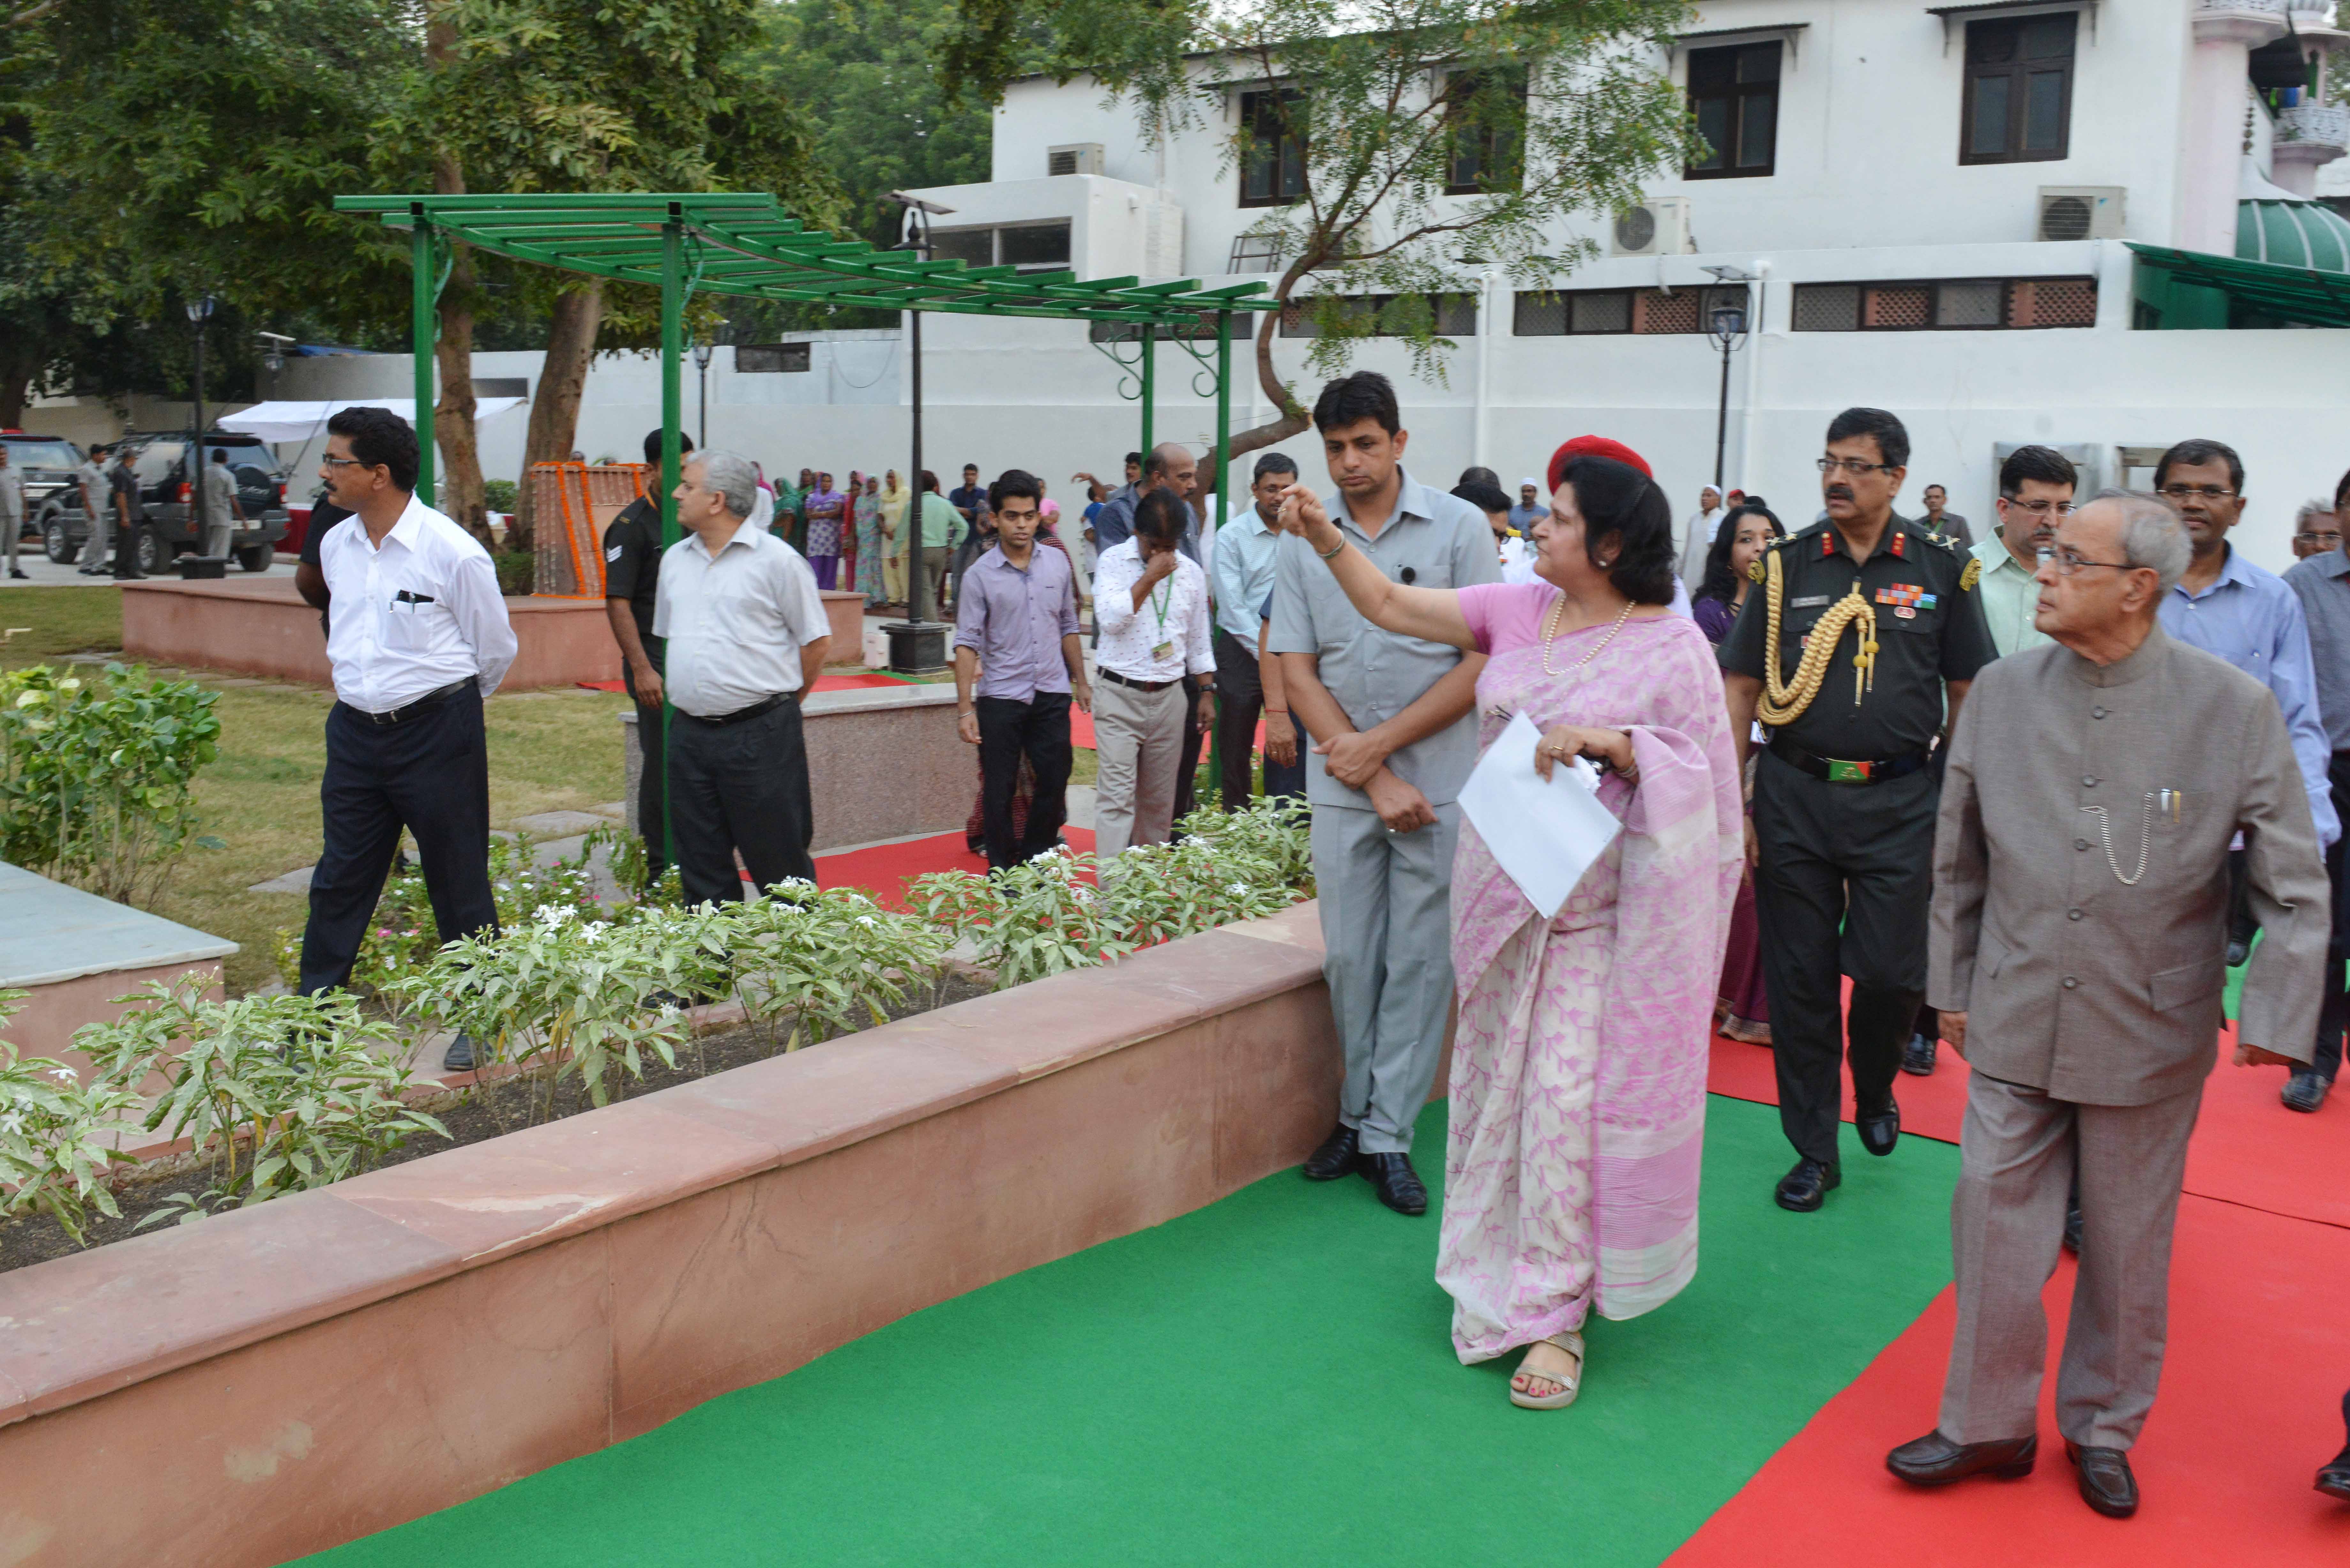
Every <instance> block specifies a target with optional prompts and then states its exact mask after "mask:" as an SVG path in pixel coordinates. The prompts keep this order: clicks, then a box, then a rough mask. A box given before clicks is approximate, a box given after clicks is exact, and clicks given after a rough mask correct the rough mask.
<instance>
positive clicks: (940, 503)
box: [906, 468, 962, 615]
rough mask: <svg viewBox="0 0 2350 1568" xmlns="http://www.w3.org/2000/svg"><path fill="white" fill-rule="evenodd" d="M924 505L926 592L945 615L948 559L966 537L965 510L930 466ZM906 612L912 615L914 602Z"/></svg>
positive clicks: (924, 483) (924, 486)
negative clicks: (953, 501)
mask: <svg viewBox="0 0 2350 1568" xmlns="http://www.w3.org/2000/svg"><path fill="white" fill-rule="evenodd" d="M921 508H922V509H921V511H920V514H919V515H920V518H921V522H922V595H923V597H926V598H928V599H930V600H931V602H932V603H934V604H935V605H937V606H938V613H939V614H941V615H943V614H945V613H946V607H947V563H948V562H949V561H950V560H951V559H952V558H953V556H954V547H955V545H957V544H959V543H960V542H961V541H962V513H960V512H958V511H956V510H955V509H954V507H953V506H952V505H951V504H950V503H949V502H948V500H947V498H946V497H945V496H943V495H941V494H940V493H939V476H938V475H937V474H935V473H932V472H931V471H930V470H929V469H927V468H926V469H924V470H922V501H921ZM906 613H907V614H908V615H913V614H914V610H913V608H912V607H908V608H907V611H906Z"/></svg>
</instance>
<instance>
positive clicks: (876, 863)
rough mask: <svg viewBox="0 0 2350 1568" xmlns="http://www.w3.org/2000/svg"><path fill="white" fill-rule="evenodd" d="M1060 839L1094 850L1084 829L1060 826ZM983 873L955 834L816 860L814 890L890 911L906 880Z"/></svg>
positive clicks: (979, 860) (980, 860)
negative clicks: (867, 896)
mask: <svg viewBox="0 0 2350 1568" xmlns="http://www.w3.org/2000/svg"><path fill="white" fill-rule="evenodd" d="M1061 836H1062V837H1063V838H1065V839H1066V840H1068V844H1069V847H1070V848H1072V849H1074V850H1076V851H1077V852H1078V853H1079V854H1088V853H1090V852H1091V851H1092V849H1093V846H1094V835H1093V829H1091V828H1089V827H1065V828H1063V829H1062V830H1061ZM986 869H987V857H985V856H984V855H974V854H972V852H971V851H970V850H969V849H967V848H965V847H964V846H963V838H962V832H961V831H960V830H958V831H956V832H953V833H940V834H933V835H932V836H930V837H928V838H916V839H911V840H909V841H908V842H906V843H904V844H883V845H878V846H875V847H873V848H871V849H852V850H849V851H848V852H847V853H846V854H842V855H819V856H817V857H816V886H817V887H819V888H866V889H868V890H869V891H870V892H871V893H872V894H873V896H874V897H875V898H878V899H879V901H880V902H881V903H882V904H884V905H886V906H888V907H889V908H890V909H903V908H905V905H904V903H903V902H902V900H901V895H902V894H903V893H904V892H905V889H906V883H907V880H908V879H909V878H910V877H927V876H929V875H930V874H931V872H933V871H985V870H986Z"/></svg>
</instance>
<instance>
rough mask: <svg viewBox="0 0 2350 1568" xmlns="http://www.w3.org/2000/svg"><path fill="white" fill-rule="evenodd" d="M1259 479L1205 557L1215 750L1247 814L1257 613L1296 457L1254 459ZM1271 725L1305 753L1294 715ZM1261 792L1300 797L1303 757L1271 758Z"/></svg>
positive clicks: (1227, 787) (1231, 793)
mask: <svg viewBox="0 0 2350 1568" xmlns="http://www.w3.org/2000/svg"><path fill="white" fill-rule="evenodd" d="M1254 479H1255V482H1254V483H1253V484H1252V485H1251V486H1250V487H1249V498H1248V500H1247V502H1246V503H1244V504H1243V505H1241V506H1240V507H1238V508H1236V509H1234V511H1233V512H1232V516H1231V517H1230V518H1229V519H1227V520H1226V522H1225V524H1224V525H1223V526H1222V528H1219V529H1217V530H1216V535H1215V541H1214V544H1213V547H1212V548H1211V549H1210V550H1209V552H1208V560H1209V563H1210V566H1209V570H1210V575H1211V576H1212V577H1213V579H1214V582H1215V588H1216V638H1215V652H1216V696H1217V699H1218V701H1217V704H1216V709H1217V719H1216V748H1217V751H1218V753H1219V755H1220V756H1221V758H1222V765H1223V778H1222V784H1223V794H1224V809H1225V810H1226V811H1245V810H1247V809H1248V805H1249V800H1250V797H1251V796H1253V794H1255V793H1256V792H1255V783H1256V779H1255V766H1254V763H1255V757H1256V723H1257V720H1258V718H1259V717H1260V716H1261V715H1263V713H1264V711H1265V700H1264V687H1263V680H1262V679H1261V677H1260V673H1259V670H1258V667H1257V658H1256V643H1257V632H1258V630H1259V629H1260V628H1262V627H1263V621H1264V618H1263V617H1262V616H1260V615H1259V614H1258V613H1257V611H1258V610H1259V609H1261V608H1263V605H1264V601H1265V600H1266V599H1267V598H1269V597H1272V595H1273V558H1274V548H1275V547H1276V546H1277V545H1280V543H1281V535H1280V532H1279V531H1278V530H1277V529H1275V528H1274V526H1273V519H1274V516H1275V515H1276V514H1278V513H1279V512H1280V511H1281V493H1282V492H1283V491H1284V490H1286V489H1288V488H1289V487H1290V486H1291V485H1293V484H1295V483H1297V462H1296V460H1295V459H1294V458H1290V457H1287V456H1284V454H1282V453H1280V452H1266V453H1265V454H1264V455H1263V457H1260V458H1258V459H1257V460H1256V472H1255V476H1254ZM1266 724H1267V727H1268V729H1270V727H1271V726H1273V725H1275V724H1283V725H1287V726H1288V727H1289V728H1290V730H1291V731H1292V732H1293V733H1294V734H1295V736H1296V738H1297V742H1298V746H1299V749H1300V750H1301V751H1302V750H1303V748H1304V746H1305V726H1304V725H1302V724H1300V723H1298V722H1297V720H1296V718H1295V715H1293V714H1290V713H1287V712H1283V713H1280V714H1276V715H1274V716H1273V717H1271V718H1269V719H1267V721H1266ZM1264 793H1265V794H1266V795H1267V796H1273V795H1291V796H1295V798H1297V799H1300V800H1303V799H1304V798H1305V759H1304V757H1303V756H1293V758H1292V760H1291V761H1290V762H1289V763H1287V764H1286V765H1284V764H1283V763H1276V762H1274V760H1273V759H1272V757H1270V756H1268V757H1266V758H1265V762H1264Z"/></svg>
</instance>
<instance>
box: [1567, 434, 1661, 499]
mask: <svg viewBox="0 0 2350 1568" xmlns="http://www.w3.org/2000/svg"><path fill="white" fill-rule="evenodd" d="M1578 457H1606V458H1613V459H1614V460H1615V461H1617V462H1620V463H1622V464H1624V466H1625V467H1627V468H1637V469H1638V470H1639V471H1640V472H1642V473H1645V474H1648V477H1649V478H1650V479H1654V478H1656V477H1657V476H1656V475H1655V474H1654V473H1653V472H1649V469H1648V459H1647V458H1644V457H1642V456H1641V455H1640V454H1639V453H1638V452H1634V451H1633V450H1632V449H1631V448H1630V447H1628V446H1626V445H1625V444H1624V443H1623V442H1622V441H1610V440H1609V439H1608V438H1607V437H1606V436H1596V435H1579V436H1577V437H1575V439H1574V440H1573V441H1568V442H1567V443H1566V444H1565V446H1562V447H1560V448H1559V449H1558V450H1557V451H1556V452H1553V453H1551V454H1550V487H1551V489H1552V490H1553V491H1556V490H1557V489H1558V487H1559V486H1560V484H1562V483H1565V479H1566V465H1567V464H1568V463H1570V462H1574V461H1575V459H1576V458H1578Z"/></svg>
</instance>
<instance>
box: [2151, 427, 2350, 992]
mask: <svg viewBox="0 0 2350 1568" xmlns="http://www.w3.org/2000/svg"><path fill="white" fill-rule="evenodd" d="M2154 488H2155V490H2156V492H2157V493H2159V494H2160V495H2161V496H2162V498H2163V499H2164V500H2165V501H2168V502H2169V503H2170V506H2171V510H2173V511H2174V512H2177V513H2178V515H2179V519H2180V521H2182V522H2184V523H2185V524H2187V534H2188V537H2189V538H2190V539H2192V540H2193V541H2194V545H2195V554H2194V556H2193V558H2192V559H2190V560H2189V562H2188V563H2187V575H2186V576H2183V577H2181V578H2179V580H2178V587H2175V588H2172V589H2171V590H2170V591H2169V592H2168V593H2166V594H2164V595H2163V596H2162V629H2163V630H2165V631H2167V632H2168V633H2169V634H2170V635H2171V636H2172V637H2175V638H2177V639H2178V640H2179V641H2181V642H2183V643H2186V644H2187V645H2188V646H2189V647H2190V648H2199V649H2203V650H2204V651H2205V652H2206V653H2216V654H2218V655H2219V656H2220V658H2222V659H2226V660H2227V661H2228V662H2229V663H2230V664H2232V665H2234V666H2235V667H2236V668H2237V669H2239V670H2242V671H2243V672H2244V673H2245V674H2247V675H2250V676H2251V677H2252V678H2253V679H2254V680H2258V681H2260V682H2261V684H2262V685H2263V686H2266V687H2267V688H2268V689H2269V691H2270V692H2271V694H2272V695H2273V696H2274V697H2275V698H2276V701H2277V706H2278V707H2279V708H2280V709H2282V711H2283V712H2284V726H2285V732H2286V733H2287V734H2288V735H2290V736H2291V737H2292V738H2293V760H2294V761H2296V762H2298V763H2300V764H2301V778H2302V783H2303V785H2304V786H2305V787H2306V788H2307V789H2308V791H2309V815H2311V816H2312V817H2313V818H2314V819H2315V821H2316V823H2317V837H2318V841H2319V842H2320V843H2321V844H2322V845H2324V846H2329V847H2330V846H2332V845H2333V844H2334V840H2336V839H2338V838H2340V837H2341V836H2342V823H2341V818H2340V817H2338V816H2337V815H2335V814H2334V788H2333V784H2332V782H2331V781H2330V780H2329V779H2328V778H2327V776H2326V769H2327V765H2328V763H2330V762H2331V760H2332V755H2333V753H2332V748H2330V747H2329V746H2328V745H2327V744H2326V740H2325V725H2324V721H2323V720H2322V719H2321V718H2320V716H2319V709H2318V702H2317V672H2316V670H2315V667H2314V663H2313V662H2312V659H2311V658H2310V652H2309V622H2308V618H2307V617H2305V616H2304V615H2303V613H2302V608H2301V600H2300V599H2299V598H2297V597H2295V596H2294V594H2293V590H2292V589H2291V588H2289V587H2286V586H2285V582H2284V579H2283V578H2282V577H2280V576H2277V575H2276V574H2275V573H2274V572H2272V571H2270V570H2268V569H2267V568H2266V567H2264V566H2254V565H2252V563H2251V562H2250V561H2248V560H2246V559H2245V558H2244V553H2243V552H2242V551H2241V550H2239V549H2237V548H2236V547H2235V546H2234V545H2230V544H2229V543H2228V531H2229V530H2230V528H2233V527H2234V526H2235V525H2236V524H2237V521H2238V520H2239V519H2240V518H2241V517H2242V516H2243V514H2244V460H2243V459H2242V458H2240V457H2238V456H2237V455H2236V452H2235V449H2234V448H2233V447H2230V446H2226V445H2224V444H2222V443H2221V442H2219V441H2180V442H2179V443H2178V445H2177V446H2174V447H2172V448H2171V449H2170V450H2169V451H2168V452H2164V453H2163V454H2162V461H2161V462H2158V463H2156V464H2155V466H2154ZM2228 880H2229V885H2230V888H2232V889H2233V897H2232V898H2230V900H2229V905H2228V939H2227V940H2228V963H2229V965H2230V967H2231V968H2232V967H2234V966H2235V965H2237V964H2241V963H2242V962H2243V961H2244V959H2245V957H2246V956H2247V955H2248V954H2249V953H2250V952H2251V945H2252V937H2253V935H2254V933H2255V932H2257V931H2258V930H2259V929H2260V927H2259V925H2258V923H2257V922H2255V921H2254V920H2253V919H2252V914H2251V906H2250V905H2249V903H2248V902H2247V900H2246V898H2245V893H2244V852H2243V849H2242V847H2241V846H2238V847H2236V848H2235V849H2233V850H2230V852H2229V856H2228Z"/></svg>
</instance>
